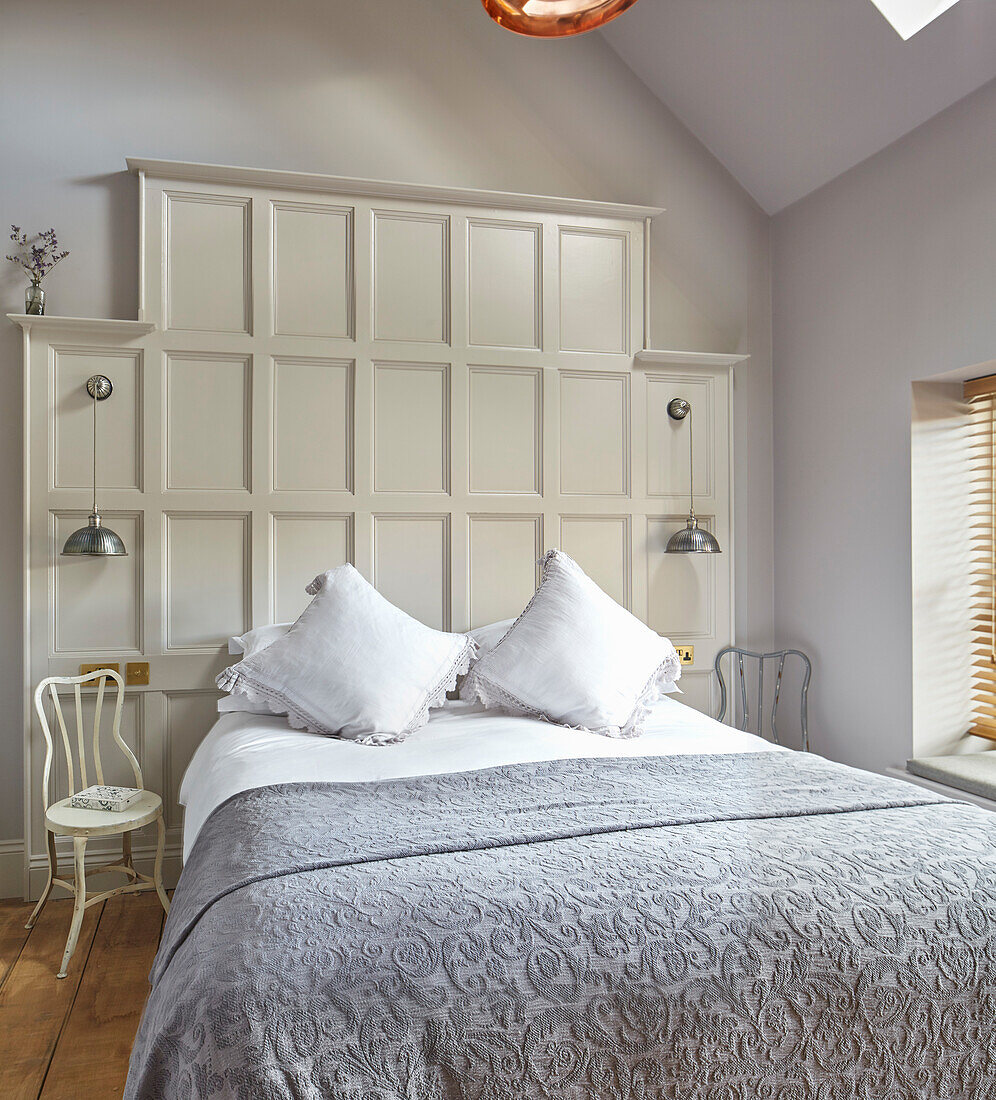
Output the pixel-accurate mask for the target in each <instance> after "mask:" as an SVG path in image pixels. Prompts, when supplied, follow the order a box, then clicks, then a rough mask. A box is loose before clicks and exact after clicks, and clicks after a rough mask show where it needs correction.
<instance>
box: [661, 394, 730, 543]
mask: <svg viewBox="0 0 996 1100" xmlns="http://www.w3.org/2000/svg"><path fill="white" fill-rule="evenodd" d="M667 414H668V416H670V417H671V419H672V420H684V419H685V418H686V417H687V418H688V519H687V520H686V521H685V526H684V528H682V530H680V531H675V533H674V534H673V535H672V536H671V537H670V538H669V539H668V540H667V546H666V547H665V552H666V553H668V554H721V553H722V550H721V549H720V546H719V542H718V541H717V540H716V536H715V535H714V534H713V533H712V532H711V531H706V530H705V528H704V527H699V521H698V519H697V518H696V516H695V481H694V478H695V474H694V467H695V460H694V455H693V452H692V406H691V404H689V402H687V401H686V400H685V399H684V398H683V397H673V398H671V400H670V401H669V402H668V404H667Z"/></svg>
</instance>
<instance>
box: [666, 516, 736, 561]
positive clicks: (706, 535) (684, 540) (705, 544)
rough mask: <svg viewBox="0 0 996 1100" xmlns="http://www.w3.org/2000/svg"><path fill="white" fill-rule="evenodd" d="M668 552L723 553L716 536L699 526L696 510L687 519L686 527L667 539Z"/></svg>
mask: <svg viewBox="0 0 996 1100" xmlns="http://www.w3.org/2000/svg"><path fill="white" fill-rule="evenodd" d="M665 552H666V553H668V554H721V553H722V552H723V551H722V550H721V549H720V546H719V543H718V542H717V541H716V536H715V535H714V534H713V533H712V532H711V531H707V530H706V529H705V528H704V527H700V526H699V521H698V520H697V519H696V518H695V514H694V512H693V513H692V514H690V515H689V517H688V519H687V520H686V525H685V527H683V528H682V530H680V531H675V533H674V534H673V535H672V536H671V537H670V538H669V539H668V540H667V547H666V550H665Z"/></svg>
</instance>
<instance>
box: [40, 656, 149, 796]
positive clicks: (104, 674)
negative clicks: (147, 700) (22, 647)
mask: <svg viewBox="0 0 996 1100" xmlns="http://www.w3.org/2000/svg"><path fill="white" fill-rule="evenodd" d="M108 679H111V680H113V681H114V682H115V684H117V698H116V700H115V703H114V715H113V717H112V719H111V733H112V734H113V736H114V740H115V741H116V742H117V745H118V748H119V749H120V750H121V752H122V753H124V755H125V757H126V758H127V760H128V763H129V764H131V770H132V771H133V772H134V774H135V786H136V787H142V786H144V784H143V783H142V769H141V768H140V767H139V763H138V760H137V759H136V758H135V754H134V753H133V752H132V751H131V749H130V748H128V746H127V745H126V744H125V742H124V741H123V739H122V737H121V708H122V706H123V704H124V680H122V679H121V677H120V675H119V674H118V673H116V672H115V671H114V670H113V669H110V668H100V669H96V670H95V671H94V672H88V673H87V674H86V675H85V676H49V677H48V678H47V679H45V680H42V682H41V683H40V684H39V685H38V687H36V688H35V710H36V711H37V713H38V721H39V722H40V723H41V728H42V733H43V734H44V735H45V770H44V772H43V775H42V806H43V808H44V809H46V810H47V809H48V787H49V776H50V775H51V771H52V755H53V752H54V747H53V741H52V731H51V729H50V728H49V724H48V716H47V715H46V714H45V703H44V695H45V691H46V688H47V689H48V694H49V697H50V699H51V703H52V709H53V711H54V714H55V719H56V724H57V725H58V727H59V732H60V733H61V734H62V747H63V748H64V749H65V750H66V773H67V774H68V776H69V793H70V794H71V795H72V794H75V793H76V763H75V759H74V755H73V746H72V743H71V742H70V739H69V731H68V729H67V727H66V718H65V715H64V714H63V710H62V699H61V697H60V695H59V690H58V689H59V687H60V686H61V687H66V686H69V685H71V686H72V688H73V698H74V700H75V703H76V749H77V752H78V755H79V774H80V790H85V789H86V788H87V787H88V786H89V785H90V781H89V779H88V778H87V768H86V735H85V732H84V725H85V723H84V720H83V692H82V686H83V685H84V684H91V683H93V682H94V681H96V686H97V691H96V696H95V699H94V711H93V764H94V770H95V771H96V773H97V776H96V781H97V782H98V783H103V782H104V768H103V765H102V764H101V760H100V718H101V713H102V711H103V706H104V688H105V687H106V685H107V681H108Z"/></svg>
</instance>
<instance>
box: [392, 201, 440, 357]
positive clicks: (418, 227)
mask: <svg viewBox="0 0 996 1100" xmlns="http://www.w3.org/2000/svg"><path fill="white" fill-rule="evenodd" d="M449 297H450V267H449V218H448V217H446V216H445V215H442V216H439V217H437V216H435V215H432V214H385V213H378V214H374V326H373V328H374V339H375V340H410V341H416V342H424V343H446V342H447V341H448V340H449Z"/></svg>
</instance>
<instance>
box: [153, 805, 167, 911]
mask: <svg viewBox="0 0 996 1100" xmlns="http://www.w3.org/2000/svg"><path fill="white" fill-rule="evenodd" d="M156 829H157V832H158V836H157V838H156V865H155V867H154V868H153V871H152V878H153V881H154V882H155V884H156V893H157V894H158V895H159V900H160V901H161V902H162V903H163V909H165V910H166V916H169V898H168V897H167V896H166V890H165V888H164V887H163V849H164V848H165V847H166V822H165V821H163V815H162V814H160V815H159V816H158V817H157V818H156Z"/></svg>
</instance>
